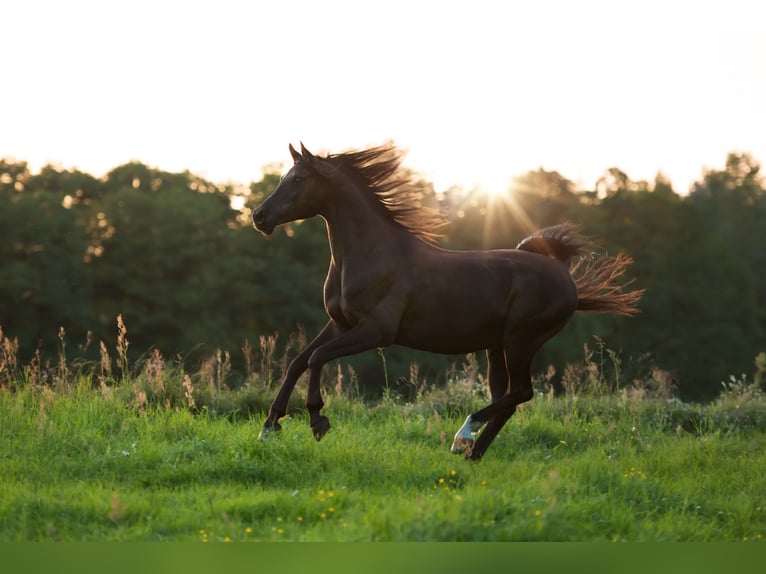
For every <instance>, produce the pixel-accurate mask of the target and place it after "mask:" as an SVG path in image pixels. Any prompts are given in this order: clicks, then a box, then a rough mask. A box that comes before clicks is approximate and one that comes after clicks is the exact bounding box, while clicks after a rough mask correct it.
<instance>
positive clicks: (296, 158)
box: [290, 144, 303, 163]
mask: <svg viewBox="0 0 766 574" xmlns="http://www.w3.org/2000/svg"><path fill="white" fill-rule="evenodd" d="M290 155H291V156H293V162H295V163H298V162H299V161H301V160H302V159H303V156H302V155H301V154H299V153H298V152H297V151H296V150H295V148H294V147H293V144H290Z"/></svg>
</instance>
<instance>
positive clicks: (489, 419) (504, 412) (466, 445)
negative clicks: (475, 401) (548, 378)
mask: <svg viewBox="0 0 766 574" xmlns="http://www.w3.org/2000/svg"><path fill="white" fill-rule="evenodd" d="M536 350H537V347H535V348H534V350H532V351H529V352H525V350H524V348H523V347H522V346H521V345H518V346H515V345H513V346H512V345H507V346H506V349H505V367H506V368H507V373H508V375H507V376H509V377H510V389H509V392H508V393H507V394H505V395H504V396H503V397H502V398H500V399H499V400H497V401H495V402H494V403H492V404H491V405H489V406H487V407H484V408H483V409H480V410H478V411H476V412H475V413H473V414H471V415H469V416H468V418H467V419H466V421H465V423H463V426H462V427H461V428H460V430H458V432H457V434H456V435H455V441H454V442H453V445H452V452H454V453H456V454H457V453H461V452H462V453H464V454H465V455H466V457H468V458H471V459H472V460H478V459H480V458H481V457H482V456H484V453H485V452H486V450H487V449H488V448H489V445H490V444H492V441H493V440H494V439H495V437H496V436H497V434H498V433H499V432H500V430H501V429H502V428H503V426H504V425H505V423H506V422H508V419H509V418H511V416H512V415H513V413H514V412H516V405H518V404H521V403H523V402H526V401H528V400H530V399H531V398H532V396H533V391H532V377H531V374H530V367H531V363H532V357H533V356H534V351H536ZM485 423H486V424H487V426H486V428H485V429H484V430H483V431H482V433H481V435H479V438H478V439H476V440H475V442H474V441H473V440H470V441H469V440H467V439H468V437H469V436H470V437H471V439H472V433H473V432H476V431H477V430H478V429H479V428H481V426H482V425H484V424H485Z"/></svg>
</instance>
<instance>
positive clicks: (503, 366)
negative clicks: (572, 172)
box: [253, 144, 642, 460]
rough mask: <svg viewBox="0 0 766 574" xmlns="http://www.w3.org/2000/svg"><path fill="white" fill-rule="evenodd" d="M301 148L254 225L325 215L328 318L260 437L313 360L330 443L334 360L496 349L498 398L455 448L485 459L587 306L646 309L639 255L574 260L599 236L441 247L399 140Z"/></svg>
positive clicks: (316, 409) (548, 235) (319, 424)
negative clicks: (334, 150)
mask: <svg viewBox="0 0 766 574" xmlns="http://www.w3.org/2000/svg"><path fill="white" fill-rule="evenodd" d="M289 149H290V154H291V155H292V158H293V160H294V165H293V166H292V168H291V169H290V170H289V171H288V172H287V173H286V174H285V175H284V176H283V177H282V179H281V181H280V182H279V185H277V187H276V189H275V190H274V191H273V193H272V194H271V195H270V196H269V197H267V198H266V199H265V200H264V201H263V203H262V204H261V205H260V206H259V207H258V208H257V209H256V210H255V211H254V212H253V224H254V225H255V227H256V229H258V230H259V231H260V232H261V233H263V234H264V235H269V234H271V233H272V232H273V231H274V228H275V227H276V226H277V225H280V224H283V223H288V222H291V221H295V220H298V219H307V218H310V217H314V216H316V215H319V216H320V217H322V218H323V219H324V220H325V222H326V224H327V233H328V237H329V242H330V251H331V257H330V269H329V271H328V273H327V279H326V280H325V283H324V304H325V310H326V311H327V314H328V315H329V321H328V322H327V324H326V325H325V326H324V328H323V329H322V330H321V332H320V333H319V334H318V335H317V337H316V338H315V339H314V340H313V341H312V342H311V343H309V345H308V346H307V347H306V348H305V349H303V351H301V353H300V354H299V355H298V356H297V357H296V358H295V359H294V360H293V361H292V362H291V363H290V366H289V367H288V369H287V373H286V375H285V378H284V381H283V382H282V386H281V388H280V389H279V392H278V394H277V396H276V398H275V400H274V402H273V403H272V405H271V407H270V409H269V413H268V416H267V418H266V421H265V423H264V425H263V432H262V436H264V435H265V434H267V433H271V432H275V431H279V430H280V429H281V427H280V424H279V419H280V418H281V417H283V416H285V413H286V409H287V402H288V399H289V397H290V395H291V393H292V392H293V389H294V388H295V384H296V382H297V380H298V378H299V377H300V376H301V375H302V374H303V373H304V372H305V371H306V369H308V370H309V383H308V393H307V398H306V407H307V409H308V412H309V422H310V424H311V429H312V431H313V433H314V436H315V437H316V439H317V440H320V439H321V438H322V437H323V436H324V435H325V433H326V432H327V431H328V430H329V429H330V422H329V420H328V418H327V417H326V416H324V415H322V414H320V412H321V409H322V407H323V406H324V402H323V400H322V395H321V391H320V384H319V380H320V371H321V369H322V366H323V365H324V364H325V363H327V362H328V361H332V360H334V359H337V358H339V357H344V356H348V355H352V354H355V353H360V352H362V351H366V350H369V349H375V348H377V347H387V346H390V345H394V344H396V345H403V346H406V347H411V348H414V349H421V350H425V351H431V352H436V353H448V354H458V353H461V354H464V353H471V352H476V351H481V350H486V352H487V357H488V361H489V388H490V394H491V397H492V403H491V404H490V405H489V406H487V407H485V408H483V409H481V410H479V411H477V412H475V413H473V414H471V415H470V416H468V418H467V419H466V421H465V423H464V424H463V426H462V427H461V428H460V430H458V432H457V434H456V435H455V440H454V442H453V444H452V452H454V453H464V454H465V456H466V457H469V458H472V459H475V460H476V459H480V458H481V457H482V456H483V454H484V453H485V451H486V450H487V447H489V445H490V443H491V442H492V440H493V439H494V438H495V437H496V436H497V433H498V432H499V431H500V429H501V428H502V427H503V425H504V424H505V423H506V421H507V420H508V419H509V418H510V417H511V415H513V413H514V412H515V410H516V405H519V404H521V403H523V402H525V401H528V400H530V399H531V398H532V396H533V392H532V382H531V374H530V368H531V363H532V358H533V357H534V355H535V353H536V352H537V351H538V349H539V348H540V347H541V346H542V345H543V343H545V341H547V340H548V339H550V338H551V337H552V336H553V335H555V334H556V333H557V332H558V331H559V330H560V329H561V328H562V327H563V326H564V325H565V324H566V322H567V321H568V320H569V318H570V317H571V316H572V315H573V314H574V312H575V311H576V310H582V311H595V312H608V313H617V314H622V315H632V314H633V313H635V312H636V311H637V308H636V305H637V303H638V301H639V299H640V297H641V294H642V291H624V285H619V284H618V283H617V282H616V280H617V279H619V277H620V276H621V275H622V274H623V273H624V271H625V268H626V266H627V265H628V264H629V263H630V262H631V261H630V259H629V258H627V257H624V256H618V257H607V256H603V257H601V258H597V259H591V260H590V261H589V262H586V263H585V264H580V263H581V262H582V261H584V259H581V260H580V262H578V265H577V267H576V268H575V269H573V271H572V273H570V269H569V265H570V260H571V259H573V258H578V257H580V256H581V255H584V254H585V247H586V245H587V243H586V242H585V240H584V239H583V238H582V237H580V236H579V235H578V233H577V231H576V228H575V226H573V225H571V224H562V225H558V226H556V227H550V228H546V229H543V230H540V231H538V232H536V233H534V234H533V235H531V236H530V237H527V238H526V239H524V240H523V241H522V242H521V243H519V245H518V246H517V247H516V249H501V250H492V251H448V250H444V249H440V248H439V247H437V246H436V245H435V244H434V240H435V238H436V237H438V229H439V226H440V225H441V224H442V220H441V219H440V218H439V216H438V215H437V214H436V212H434V211H433V210H429V209H427V208H424V207H422V206H421V205H420V202H419V198H418V197H417V196H416V194H414V193H413V188H412V186H411V185H410V183H409V181H408V179H407V178H406V177H405V176H403V175H402V174H401V171H400V170H399V164H400V161H401V155H400V154H399V153H398V151H397V150H396V148H394V147H393V146H392V145H383V146H379V147H374V148H370V149H366V150H361V151H351V152H346V153H341V154H333V155H328V156H326V157H320V156H317V155H314V154H312V153H311V152H309V151H308V150H307V149H306V148H305V147H304V146H303V144H301V151H300V152H298V151H296V150H295V148H293V146H292V145H290V147H289ZM485 424H486V427H485V428H484V430H483V431H482V433H481V434H480V435H479V436H478V438H475V435H476V433H477V431H478V430H479V429H480V428H481V427H482V426H483V425H485Z"/></svg>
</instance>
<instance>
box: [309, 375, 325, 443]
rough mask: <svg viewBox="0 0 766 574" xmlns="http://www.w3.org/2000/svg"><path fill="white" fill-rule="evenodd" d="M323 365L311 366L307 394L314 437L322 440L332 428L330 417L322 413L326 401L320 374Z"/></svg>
mask: <svg viewBox="0 0 766 574" xmlns="http://www.w3.org/2000/svg"><path fill="white" fill-rule="evenodd" d="M321 372H322V366H321V365H319V366H314V367H311V369H310V371H309V388H308V393H307V394H306V408H307V409H308V411H309V424H310V425H311V430H312V432H313V433H314V438H316V439H317V440H322V437H323V436H324V435H325V434H327V431H329V430H330V419H328V418H327V417H326V416H324V415H322V414H320V411H321V410H322V407H324V401H323V400H322V389H321V387H320V384H319V383H320V374H321Z"/></svg>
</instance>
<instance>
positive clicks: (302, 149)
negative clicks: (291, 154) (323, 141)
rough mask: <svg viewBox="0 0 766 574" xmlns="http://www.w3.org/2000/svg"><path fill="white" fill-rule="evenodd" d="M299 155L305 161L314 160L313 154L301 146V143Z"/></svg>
mask: <svg viewBox="0 0 766 574" xmlns="http://www.w3.org/2000/svg"><path fill="white" fill-rule="evenodd" d="M301 153H302V154H303V157H304V158H306V159H313V158H314V154H313V153H311V152H310V151H309V150H307V149H306V146H305V145H303V142H301Z"/></svg>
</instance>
